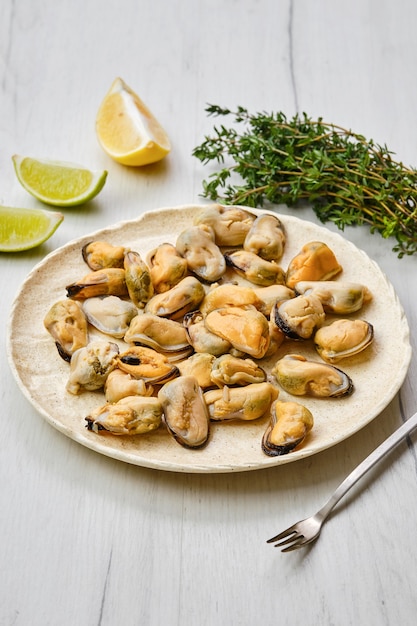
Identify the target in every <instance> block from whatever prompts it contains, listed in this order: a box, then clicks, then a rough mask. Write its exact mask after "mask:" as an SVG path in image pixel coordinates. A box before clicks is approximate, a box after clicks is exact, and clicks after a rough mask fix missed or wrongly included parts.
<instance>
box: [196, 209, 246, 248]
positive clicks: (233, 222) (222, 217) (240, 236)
mask: <svg viewBox="0 0 417 626" xmlns="http://www.w3.org/2000/svg"><path fill="white" fill-rule="evenodd" d="M255 218H256V216H255V215H254V214H253V213H250V212H249V211H246V210H245V209H242V208H241V207H237V206H222V205H220V204H213V205H211V206H209V207H207V208H205V209H203V210H202V211H201V212H200V213H199V214H198V215H197V216H196V217H195V219H194V224H195V225H196V226H198V225H200V224H207V225H208V226H211V228H212V229H213V230H214V235H215V241H216V243H217V245H218V246H241V245H242V244H243V242H244V240H245V237H246V235H247V234H248V232H249V230H250V227H251V226H252V224H253V222H254V220H255Z"/></svg>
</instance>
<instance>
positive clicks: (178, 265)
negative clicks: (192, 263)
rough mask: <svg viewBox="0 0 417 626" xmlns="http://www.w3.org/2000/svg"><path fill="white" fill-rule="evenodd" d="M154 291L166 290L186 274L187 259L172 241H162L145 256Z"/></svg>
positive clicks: (161, 291)
mask: <svg viewBox="0 0 417 626" xmlns="http://www.w3.org/2000/svg"><path fill="white" fill-rule="evenodd" d="M146 260H147V263H148V266H149V272H150V275H151V281H152V284H153V287H154V290H155V292H156V293H163V292H164V291H168V290H169V289H171V288H172V287H174V286H175V285H177V284H178V283H179V282H180V280H182V279H183V278H185V277H186V276H187V272H188V265H187V261H186V260H185V259H183V258H182V256H181V255H180V254H179V253H178V251H177V249H176V247H175V246H174V245H173V244H172V243H162V244H160V245H159V246H158V247H157V248H154V249H153V250H151V252H149V254H148V255H147V257H146Z"/></svg>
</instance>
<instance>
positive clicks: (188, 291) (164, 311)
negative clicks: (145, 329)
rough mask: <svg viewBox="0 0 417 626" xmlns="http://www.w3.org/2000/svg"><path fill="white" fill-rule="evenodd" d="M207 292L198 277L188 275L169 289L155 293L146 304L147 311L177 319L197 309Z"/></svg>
mask: <svg viewBox="0 0 417 626" xmlns="http://www.w3.org/2000/svg"><path fill="white" fill-rule="evenodd" d="M205 293H206V292H205V290H204V287H203V285H202V284H201V283H200V281H199V280H198V278H196V277H195V276H186V277H185V278H183V279H182V280H181V281H180V282H179V283H178V284H177V285H175V286H174V287H172V288H171V289H169V290H168V291H165V292H163V293H158V294H156V295H154V296H153V297H152V298H151V299H150V300H149V302H148V303H147V304H146V306H145V313H153V314H154V315H159V316H160V317H170V318H171V319H174V320H177V319H180V318H181V317H183V316H184V315H185V314H186V313H188V312H189V311H193V310H194V309H197V308H198V305H199V304H200V302H201V301H202V300H203V298H204V296H205Z"/></svg>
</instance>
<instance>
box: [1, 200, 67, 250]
mask: <svg viewBox="0 0 417 626" xmlns="http://www.w3.org/2000/svg"><path fill="white" fill-rule="evenodd" d="M63 219H64V216H63V214H62V213H58V212H57V211H47V210H45V209H22V208H17V207H7V206H0V252H22V251H24V250H30V249H31V248H35V247H36V246H39V245H40V244H41V243H44V242H45V241H46V240H47V239H49V238H50V237H51V236H52V235H53V234H54V232H55V231H56V229H57V228H58V226H59V225H60V224H61V222H62V220H63Z"/></svg>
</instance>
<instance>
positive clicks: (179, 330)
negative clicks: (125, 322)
mask: <svg viewBox="0 0 417 626" xmlns="http://www.w3.org/2000/svg"><path fill="white" fill-rule="evenodd" d="M124 340H125V342H126V343H133V344H135V345H138V346H147V347H148V348H153V349H154V350H156V351H157V352H161V353H162V354H165V356H167V357H168V358H169V360H170V361H172V360H177V359H182V358H186V357H187V356H188V355H190V354H191V353H192V352H193V347H192V346H191V345H190V343H189V341H188V338H187V332H186V330H185V328H184V326H183V325H182V324H181V323H180V322H177V321H175V320H171V319H169V318H166V317H159V316H158V315H154V314H153V313H141V314H139V315H137V316H136V317H134V318H133V319H132V321H131V322H130V326H129V329H128V330H127V332H126V333H125V336H124Z"/></svg>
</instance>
